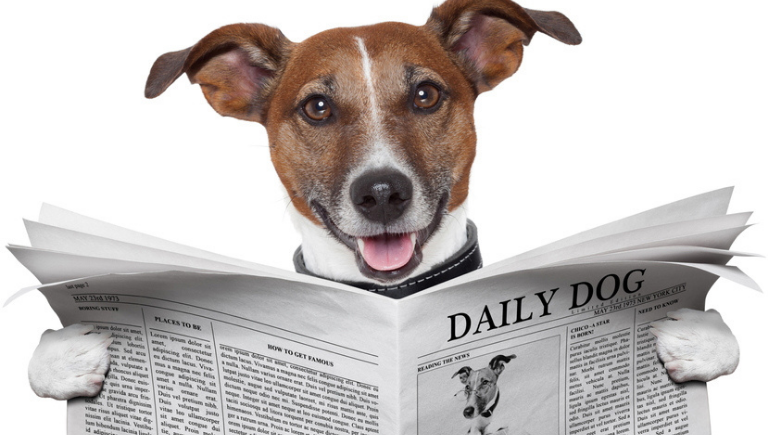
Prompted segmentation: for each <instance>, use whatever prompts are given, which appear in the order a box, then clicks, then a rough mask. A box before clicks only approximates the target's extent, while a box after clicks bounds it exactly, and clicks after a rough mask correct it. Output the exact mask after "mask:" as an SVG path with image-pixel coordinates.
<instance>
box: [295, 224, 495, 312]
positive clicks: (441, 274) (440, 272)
mask: <svg viewBox="0 0 768 435" xmlns="http://www.w3.org/2000/svg"><path fill="white" fill-rule="evenodd" d="M293 266H294V267H295V268H296V272H298V273H301V274H304V275H310V276H315V277H318V278H324V277H322V276H319V275H316V274H314V273H312V272H310V271H309V270H308V269H307V266H306V265H305V264H304V255H303V254H302V252H301V246H299V249H297V250H296V252H295V253H294V254H293ZM481 267H483V258H482V257H481V256H480V248H479V247H478V244H477V227H476V226H475V224H474V223H472V221H467V242H466V243H465V244H464V246H463V247H462V248H461V249H460V250H459V252H457V253H455V254H453V255H452V256H451V257H450V258H449V259H447V260H445V261H444V262H442V263H440V264H438V265H437V266H435V267H433V268H432V269H431V270H429V271H427V272H425V273H423V274H421V275H418V276H415V277H413V278H410V279H409V280H407V281H404V282H402V283H400V284H398V285H396V286H392V287H381V286H380V285H377V284H375V283H365V282H347V281H339V282H341V283H342V284H347V285H351V286H352V287H357V288H361V289H363V290H368V291H372V292H377V293H381V294H383V295H385V296H389V297H391V298H394V299H400V298H404V297H406V296H409V295H412V294H414V293H417V292H419V291H421V290H425V289H427V288H429V287H432V286H435V285H437V284H442V283H444V282H446V281H449V280H451V279H453V278H457V277H459V276H461V275H464V274H465V273H469V272H472V271H473V270H477V269H480V268H481ZM324 279H325V278H324Z"/></svg>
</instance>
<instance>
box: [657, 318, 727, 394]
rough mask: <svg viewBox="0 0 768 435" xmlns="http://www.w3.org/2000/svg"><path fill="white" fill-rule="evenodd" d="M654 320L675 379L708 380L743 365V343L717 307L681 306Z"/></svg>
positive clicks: (665, 360)
mask: <svg viewBox="0 0 768 435" xmlns="http://www.w3.org/2000/svg"><path fill="white" fill-rule="evenodd" d="M667 317H668V318H667V319H665V320H661V321H658V322H653V323H651V330H650V332H651V333H652V334H653V335H655V336H656V351H657V353H658V355H659V358H660V359H661V361H662V362H663V363H664V367H665V368H666V370H667V374H668V375H669V377H670V378H671V379H672V380H673V381H675V382H687V381H703V382H708V381H711V380H713V379H715V378H718V377H720V376H722V375H728V374H731V373H733V371H734V370H736V367H737V366H738V365H739V343H738V342H737V341H736V337H734V335H733V333H732V332H731V330H730V328H728V326H727V325H726V324H725V322H724V321H723V318H722V317H721V316H720V313H718V312H717V311H715V310H708V311H698V310H691V309H687V308H684V309H681V310H677V311H670V312H669V313H667Z"/></svg>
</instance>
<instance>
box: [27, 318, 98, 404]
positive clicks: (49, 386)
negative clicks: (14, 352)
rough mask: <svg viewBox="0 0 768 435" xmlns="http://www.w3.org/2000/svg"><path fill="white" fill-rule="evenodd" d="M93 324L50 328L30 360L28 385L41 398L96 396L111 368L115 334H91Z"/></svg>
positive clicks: (64, 398) (60, 398) (63, 398)
mask: <svg viewBox="0 0 768 435" xmlns="http://www.w3.org/2000/svg"><path fill="white" fill-rule="evenodd" d="M93 330H94V327H93V326H92V325H82V324H75V325H70V326H67V327H66V328H63V329H59V330H58V331H54V330H50V329H49V330H47V331H45V332H44V333H43V335H42V337H40V344H38V345H37V349H35V353H34V354H33V355H32V360H31V361H30V362H29V384H30V386H32V390H33V391H34V392H35V394H37V395H38V396H40V397H51V398H54V399H59V400H66V399H71V398H73V397H80V396H89V397H91V396H95V395H97V394H99V391H101V387H102V384H103V382H104V375H105V374H106V373H107V369H108V368H109V351H108V349H107V348H108V347H109V345H110V344H112V340H113V339H112V334H109V333H92V332H93Z"/></svg>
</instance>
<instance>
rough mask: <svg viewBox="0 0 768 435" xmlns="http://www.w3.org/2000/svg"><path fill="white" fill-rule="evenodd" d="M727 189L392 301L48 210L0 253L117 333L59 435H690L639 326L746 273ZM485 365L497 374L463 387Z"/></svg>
mask: <svg viewBox="0 0 768 435" xmlns="http://www.w3.org/2000/svg"><path fill="white" fill-rule="evenodd" d="M730 196H731V189H723V190H719V191H715V192H711V193H707V194H703V195H699V196H696V197H692V198H689V199H685V200H682V201H679V202H676V203H672V204H669V205H666V206H663V207H660V208H656V209H653V210H650V211H646V212H644V213H640V214H638V215H635V216H632V217H629V218H626V219H623V220H620V221H617V222H613V223H610V224H607V225H604V226H601V227H598V228H595V229H593V230H590V231H586V232H583V233H580V234H577V235H575V236H573V237H570V238H567V239H564V240H561V241H559V242H556V243H553V244H550V245H547V246H544V247H541V248H538V249H536V250H533V251H530V252H527V253H525V254H522V255H519V256H517V257H513V258H510V259H508V260H506V261H503V262H500V263H498V264H495V265H491V266H487V267H486V268H484V269H481V270H478V271H476V272H473V273H470V274H467V275H464V276H462V277H460V278H457V279H454V280H452V281H449V282H447V283H444V284H441V285H439V286H437V287H434V288H432V289H429V290H426V291H423V292H421V293H417V294H415V295H412V296H409V297H406V298H404V299H399V300H395V299H390V298H387V297H383V296H381V295H380V294H376V293H371V292H366V291H363V290H359V289H356V288H352V287H348V286H345V285H341V284H336V283H333V282H330V281H325V280H321V279H316V278H313V277H308V276H303V275H298V274H295V273H291V272H286V271H282V270H278V269H273V268H269V267H266V266H262V265H257V264H252V263H248V262H245V261H241V260H235V259H232V258H226V257H222V256H219V255H215V254H212V253H209V252H204V251H200V250H196V249H193V248H189V247H186V246H181V245H178V244H174V243H171V242H168V241H165V240H161V239H157V238H153V237H150V236H147V235H144V234H139V233H135V232H132V231H129V230H126V229H123V228H119V227H115V226H112V225H110V224H107V223H104V222H100V221H96V220H93V219H90V218H86V217H84V216H80V215H77V214H75V213H72V212H68V211H66V210H62V209H59V208H56V207H52V206H47V205H46V206H44V207H43V209H42V212H41V215H40V218H39V220H38V222H31V221H28V222H26V226H27V230H28V233H29V238H30V241H31V246H32V247H21V246H9V249H10V250H11V251H12V252H13V254H14V255H15V256H16V257H17V258H18V260H19V261H20V262H21V263H22V264H23V265H24V266H26V267H27V268H28V269H29V270H30V271H32V273H33V274H34V275H35V276H36V277H37V278H38V279H39V280H40V281H41V283H43V285H42V286H38V287H39V289H40V291H41V292H42V293H43V294H44V295H45V297H46V298H47V299H48V301H49V302H50V304H51V307H52V308H53V309H54V310H55V311H56V313H57V314H58V316H59V317H60V319H61V321H62V323H63V324H64V325H70V324H73V323H80V322H82V323H88V324H93V325H95V326H96V328H97V330H98V331H100V332H103V333H111V334H112V335H113V336H114V337H115V340H114V342H113V343H112V345H111V346H110V352H111V357H112V364H111V368H110V370H109V373H108V376H107V380H106V382H105V387H104V389H103V391H102V392H101V393H100V394H99V395H98V396H97V397H95V398H82V399H76V400H72V401H70V403H69V406H68V426H69V427H68V433H69V434H86V433H92V434H105V435H106V434H140V435H148V434H153V435H154V434H158V435H159V434H201V435H202V434H353V435H354V434H376V433H381V434H387V435H389V434H409V435H410V434H420V435H426V434H463V433H467V432H468V431H469V430H470V428H471V427H473V425H478V421H479V420H478V419H479V418H483V419H486V422H487V423H488V425H487V427H486V428H485V429H484V430H483V432H482V433H498V434H507V435H512V434H530V435H537V434H603V433H606V434H625V433H626V434H646V433H647V434H668V433H675V434H686V433H690V434H697V435H700V434H708V433H710V431H709V414H708V405H707V392H706V386H705V384H703V383H697V382H690V383H686V384H679V385H678V384H675V383H673V382H671V381H670V380H669V378H668V377H667V375H666V373H665V371H664V367H663V366H662V364H661V363H660V362H659V360H658V358H657V356H656V353H655V348H654V337H653V336H652V335H651V334H650V333H649V324H650V323H651V322H653V321H657V320H659V319H664V318H665V317H666V313H667V312H668V311H671V310H675V309H679V308H683V307H690V308H696V309H703V307H704V300H705V297H706V295H707V292H708V290H709V289H710V287H711V286H712V284H713V283H714V282H715V281H716V280H717V279H718V277H725V278H727V279H731V280H734V281H737V282H739V283H742V284H745V285H747V286H749V287H753V288H757V286H756V284H755V283H754V282H752V281H751V280H750V279H749V278H748V277H747V276H746V275H744V274H743V273H741V272H740V271H739V269H737V268H735V267H733V266H727V265H726V263H727V262H728V261H729V260H730V259H731V258H732V257H733V256H739V255H747V254H740V253H737V252H733V251H730V250H729V249H730V246H731V244H732V242H733V241H734V240H735V238H736V237H737V236H738V235H739V234H740V233H741V232H742V231H743V230H744V229H745V228H746V227H747V220H748V218H749V216H750V214H749V213H740V214H727V207H728V202H729V200H730ZM481 371H483V372H484V373H487V374H488V375H489V377H490V378H492V379H490V378H489V380H487V381H486V382H485V383H482V382H481V383H470V381H469V380H468V379H467V376H468V375H469V374H470V373H473V372H475V373H480V372H481ZM491 373H493V375H491ZM489 394H492V395H493V397H487V396H488V395H489ZM471 406H476V408H477V413H478V414H481V415H480V416H479V417H478V416H474V417H473V418H467V417H465V415H464V413H465V408H467V407H471ZM483 424H485V423H483ZM472 433H474V432H472ZM478 433H480V432H478Z"/></svg>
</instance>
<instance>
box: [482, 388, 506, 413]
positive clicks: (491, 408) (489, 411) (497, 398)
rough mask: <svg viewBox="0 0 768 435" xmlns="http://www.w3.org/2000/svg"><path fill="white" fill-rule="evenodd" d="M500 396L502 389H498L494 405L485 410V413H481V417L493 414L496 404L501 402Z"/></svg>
mask: <svg viewBox="0 0 768 435" xmlns="http://www.w3.org/2000/svg"><path fill="white" fill-rule="evenodd" d="M499 396H501V390H496V399H495V400H494V402H493V405H492V406H491V407H490V408H488V409H487V410H485V412H484V413H482V414H480V416H481V417H485V418H488V417H490V416H492V415H493V410H494V409H496V405H498V404H499Z"/></svg>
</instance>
